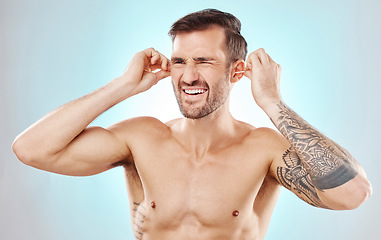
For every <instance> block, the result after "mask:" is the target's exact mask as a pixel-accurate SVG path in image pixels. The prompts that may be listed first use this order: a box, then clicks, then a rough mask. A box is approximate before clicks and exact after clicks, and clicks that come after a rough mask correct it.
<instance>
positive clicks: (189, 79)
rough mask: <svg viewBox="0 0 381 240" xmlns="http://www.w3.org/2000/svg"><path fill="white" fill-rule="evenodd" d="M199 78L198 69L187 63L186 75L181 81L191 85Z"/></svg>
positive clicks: (184, 74)
mask: <svg viewBox="0 0 381 240" xmlns="http://www.w3.org/2000/svg"><path fill="white" fill-rule="evenodd" d="M198 78H199V73H198V71H197V67H196V65H195V64H193V63H187V64H186V65H185V69H184V73H183V75H182V77H181V80H182V81H183V82H185V83H187V84H189V85H191V84H192V83H193V82H195V81H197V80H198Z"/></svg>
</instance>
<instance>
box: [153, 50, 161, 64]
mask: <svg viewBox="0 0 381 240" xmlns="http://www.w3.org/2000/svg"><path fill="white" fill-rule="evenodd" d="M159 60H160V54H159V53H158V52H156V51H155V52H153V53H152V57H151V65H155V64H157V63H158V61H159Z"/></svg>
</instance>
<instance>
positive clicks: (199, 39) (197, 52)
mask: <svg viewBox="0 0 381 240" xmlns="http://www.w3.org/2000/svg"><path fill="white" fill-rule="evenodd" d="M171 75H172V84H173V89H174V91H175V95H176V98H177V102H178V104H179V107H180V111H181V113H182V114H183V115H184V116H185V117H187V118H192V119H198V118H202V117H205V116H207V115H209V114H210V113H212V112H214V111H216V110H217V109H218V108H219V107H220V106H221V105H223V104H225V103H226V101H227V99H228V96H229V93H230V71H229V68H228V67H227V57H226V54H225V34H224V31H223V30H222V29H219V28H212V29H208V30H204V31H196V32H191V33H182V34H178V35H177V36H176V38H175V40H174V42H173V52H172V57H171ZM226 104H227V103H226Z"/></svg>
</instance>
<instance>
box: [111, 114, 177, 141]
mask: <svg viewBox="0 0 381 240" xmlns="http://www.w3.org/2000/svg"><path fill="white" fill-rule="evenodd" d="M110 129H111V130H113V131H114V132H117V133H118V134H121V135H124V136H132V137H139V136H152V137H154V136H165V134H166V133H169V131H170V129H169V127H168V126H167V125H166V124H164V123H163V122H162V121H160V120H159V119H157V118H154V117H146V116H143V117H134V118H130V119H126V120H123V121H121V122H118V123H116V124H114V125H113V126H111V127H110Z"/></svg>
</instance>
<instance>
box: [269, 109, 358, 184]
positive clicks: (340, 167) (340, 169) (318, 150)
mask: <svg viewBox="0 0 381 240" xmlns="http://www.w3.org/2000/svg"><path fill="white" fill-rule="evenodd" d="M278 107H279V116H278V118H277V119H276V121H274V120H273V119H272V121H273V123H274V125H275V126H276V127H277V128H278V129H279V131H280V132H281V133H282V134H283V136H285V137H286V138H287V140H288V141H289V142H290V143H291V146H292V147H293V149H295V151H296V153H297V155H298V156H299V157H300V158H301V164H300V166H303V168H304V169H305V171H306V173H308V175H309V178H310V179H311V183H312V185H313V186H314V187H316V188H317V189H319V190H324V189H331V188H335V187H338V186H340V185H342V184H344V183H346V182H348V181H349V180H351V179H353V178H354V177H355V176H356V175H357V170H356V168H355V164H354V159H353V158H352V156H350V154H349V153H348V152H347V151H345V150H343V149H342V148H341V147H339V146H338V145H337V144H336V143H334V142H333V141H332V140H330V139H329V138H327V137H325V136H324V135H323V134H321V133H320V132H319V131H317V130H316V129H314V128H313V127H312V126H311V125H309V124H308V123H307V122H306V121H304V120H303V119H302V118H301V117H300V116H299V115H297V114H296V113H295V112H293V111H292V110H291V109H290V108H288V107H287V106H286V105H285V104H283V103H280V104H278ZM286 154H287V153H286ZM286 165H287V163H286ZM278 171H279V170H278Z"/></svg>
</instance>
